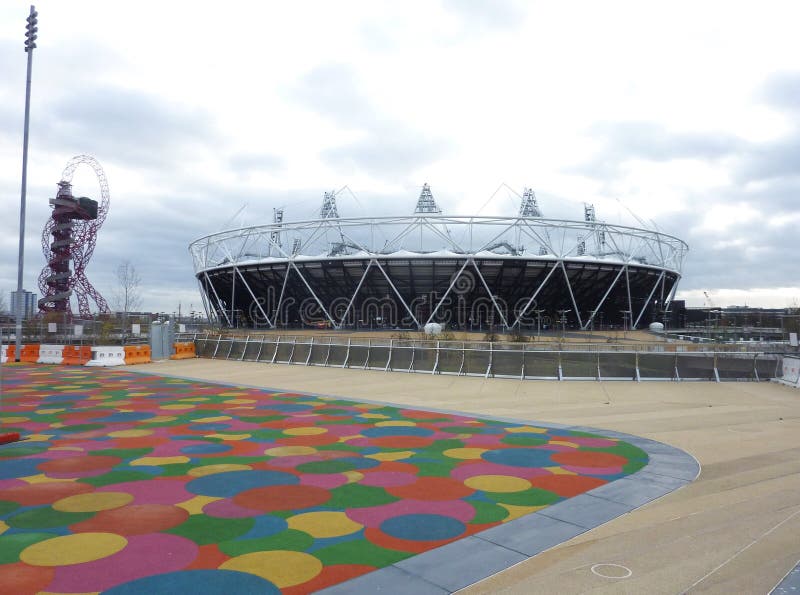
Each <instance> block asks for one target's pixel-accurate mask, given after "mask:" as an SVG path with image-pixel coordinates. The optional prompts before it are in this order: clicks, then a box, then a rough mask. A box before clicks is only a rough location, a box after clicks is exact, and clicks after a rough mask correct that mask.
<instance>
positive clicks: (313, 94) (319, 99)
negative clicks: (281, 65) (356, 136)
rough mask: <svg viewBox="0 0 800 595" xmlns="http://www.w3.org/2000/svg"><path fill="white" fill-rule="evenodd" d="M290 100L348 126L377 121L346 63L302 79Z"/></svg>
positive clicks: (322, 68)
mask: <svg viewBox="0 0 800 595" xmlns="http://www.w3.org/2000/svg"><path fill="white" fill-rule="evenodd" d="M289 95H290V98H291V99H294V100H295V101H296V102H297V103H298V104H300V105H302V106H304V107H307V108H309V109H311V110H312V111H314V112H317V113H318V114H320V115H321V116H323V117H326V118H330V119H331V120H333V121H334V122H336V123H337V124H340V125H342V126H346V127H361V126H364V125H369V124H370V123H372V122H374V121H375V120H376V119H377V116H376V114H375V113H374V110H373V108H372V106H371V105H370V104H369V101H368V100H367V98H366V95H365V94H364V93H363V92H362V91H361V89H360V84H359V81H358V79H357V77H356V74H355V71H354V70H353V69H352V68H350V67H349V66H345V65H344V64H335V63H334V64H324V65H321V66H318V67H316V68H313V69H312V70H310V71H309V72H307V73H306V74H305V75H304V76H302V77H301V78H300V80H299V81H298V83H297V85H295V87H294V88H293V89H292V90H291V92H290V94H289Z"/></svg>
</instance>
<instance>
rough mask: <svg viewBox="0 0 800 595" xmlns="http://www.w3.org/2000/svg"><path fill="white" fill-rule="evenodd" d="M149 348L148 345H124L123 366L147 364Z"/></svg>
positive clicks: (148, 361)
mask: <svg viewBox="0 0 800 595" xmlns="http://www.w3.org/2000/svg"><path fill="white" fill-rule="evenodd" d="M150 361H151V359H150V346H149V345H126V346H125V365H126V366H129V365H131V364H149V363H150Z"/></svg>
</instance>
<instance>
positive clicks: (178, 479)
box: [0, 364, 648, 594]
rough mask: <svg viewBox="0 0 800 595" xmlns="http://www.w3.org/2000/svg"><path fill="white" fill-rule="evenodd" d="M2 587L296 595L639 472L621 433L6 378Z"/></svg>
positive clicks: (55, 369) (114, 377) (52, 372)
mask: <svg viewBox="0 0 800 595" xmlns="http://www.w3.org/2000/svg"><path fill="white" fill-rule="evenodd" d="M0 407H1V409H0V428H2V430H3V431H19V432H22V433H23V435H24V436H25V437H27V439H26V440H24V441H21V442H17V443H13V444H8V445H4V446H0V593H36V592H42V591H44V592H47V593H98V592H103V593H113V594H118V593H142V592H151V593H186V592H190V591H192V590H195V591H197V592H202V593H279V592H283V593H307V592H312V591H315V590H319V589H323V588H325V587H329V586H332V585H335V584H338V583H341V582H343V581H346V580H349V579H352V578H354V577H357V576H360V575H363V574H365V573H369V572H371V571H373V570H376V569H378V568H383V567H386V566H389V565H391V564H395V563H397V562H399V561H401V560H404V559H406V558H409V557H411V556H414V555H416V554H419V553H422V552H425V551H428V550H431V549H433V548H437V547H439V546H442V545H444V544H447V543H450V542H453V541H456V540H459V539H462V538H464V537H467V536H470V535H474V534H475V533H478V532H481V531H484V530H486V529H490V528H492V527H496V526H499V525H502V524H504V523H507V522H509V521H512V520H514V519H518V518H520V517H522V516H524V515H527V514H530V513H534V512H536V511H539V510H542V509H544V508H546V507H548V506H550V505H552V504H554V503H557V502H560V501H563V500H566V499H568V498H571V497H573V496H577V495H579V494H582V493H584V492H586V491H588V490H592V489H594V488H597V487H599V486H601V485H604V484H607V483H609V482H612V481H614V480H616V479H620V478H622V477H625V476H627V475H630V474H632V473H634V472H636V471H638V470H639V469H641V468H642V467H643V466H645V465H646V464H647V462H648V456H647V454H646V453H645V452H644V451H643V450H641V449H640V448H638V447H636V446H634V445H632V444H630V443H627V442H624V441H622V440H619V439H616V438H606V437H602V436H599V435H595V434H588V433H584V432H576V431H569V430H565V429H554V428H548V427H546V426H531V425H520V424H512V423H508V422H503V421H497V420H489V419H481V418H474V417H468V416H463V415H454V414H444V413H435V412H428V411H419V410H414V409H407V408H402V407H393V406H387V405H380V404H371V403H361V402H356V401H350V400H343V399H337V398H329V397H321V396H315V395H307V394H297V393H287V392H274V391H267V390H260V389H254V388H242V387H235V386H221V385H217V384H210V383H203V382H195V381H190V380H184V379H177V378H167V377H160V376H149V375H143V374H138V373H131V372H127V371H120V370H109V369H88V368H79V367H65V366H46V365H25V364H14V365H6V366H4V367H3V375H2V402H0Z"/></svg>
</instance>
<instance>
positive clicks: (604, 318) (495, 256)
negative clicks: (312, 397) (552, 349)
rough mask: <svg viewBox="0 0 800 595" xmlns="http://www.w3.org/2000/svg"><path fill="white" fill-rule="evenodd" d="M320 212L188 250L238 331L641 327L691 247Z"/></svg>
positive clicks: (527, 202)
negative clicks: (429, 326)
mask: <svg viewBox="0 0 800 595" xmlns="http://www.w3.org/2000/svg"><path fill="white" fill-rule="evenodd" d="M335 200H336V195H335V194H334V193H332V192H331V193H325V198H324V201H323V206H322V208H321V210H320V216H319V217H318V218H316V219H313V220H307V221H296V222H284V221H283V217H282V211H281V216H280V217H277V216H276V219H275V222H274V223H272V224H269V225H259V226H253V227H245V228H242V229H235V230H229V231H223V232H220V233H215V234H211V235H208V236H205V237H202V238H200V239H198V240H196V241H194V242H193V243H192V244H191V245H190V246H189V250H190V253H191V255H192V258H193V262H194V271H195V276H196V278H197V281H198V284H199V288H200V293H201V296H202V298H203V301H204V307H205V309H206V313H207V314H208V316H209V318H211V319H214V320H216V321H217V322H219V323H220V324H222V325H226V326H230V327H256V328H258V327H263V328H275V327H302V326H316V327H324V328H333V329H342V328H353V327H364V326H367V327H373V328H379V327H385V328H408V329H420V328H422V327H424V326H425V324H426V323H429V322H439V323H443V324H444V325H446V326H447V327H448V328H453V329H465V330H469V329H478V328H482V329H486V328H494V329H497V330H511V331H514V330H515V329H519V328H523V329H542V328H547V327H548V326H550V327H551V328H552V327H560V328H563V329H566V328H580V329H589V328H594V326H595V325H598V326H606V327H607V326H611V325H613V326H618V327H625V328H632V329H635V328H637V327H639V326H640V325H643V324H646V323H649V322H651V321H655V320H660V319H661V318H662V317H664V318H666V316H667V312H669V304H670V302H671V300H672V298H673V296H674V294H675V291H676V288H677V284H678V281H679V279H680V276H681V267H682V264H683V259H684V257H685V255H686V253H687V251H688V246H687V245H686V244H685V243H684V242H683V241H682V240H680V239H678V238H676V237H673V236H670V235H666V234H663V233H660V232H657V231H653V230H650V229H642V228H635V227H628V226H624V225H613V224H609V223H605V222H603V221H598V220H596V219H595V215H594V207H593V206H592V205H586V206H585V208H584V220H583V221H580V220H575V221H573V220H564V219H547V218H544V217H542V216H541V212H540V210H539V206H538V203H537V200H536V196H535V194H534V193H533V192H532V191H531V190H525V192H524V194H523V196H522V204H521V207H520V210H519V214H518V215H517V216H515V217H488V216H445V215H443V214H441V210H440V209H439V208H438V206H437V205H436V203H435V201H434V199H433V196H432V194H431V192H430V188H429V187H428V185H427V184H426V185H425V186H424V187H423V190H422V194H421V196H420V198H419V200H418V203H417V208H416V210H415V212H414V214H413V215H410V216H398V217H339V215H338V211H337V208H336V202H335Z"/></svg>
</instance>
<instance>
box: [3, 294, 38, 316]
mask: <svg viewBox="0 0 800 595" xmlns="http://www.w3.org/2000/svg"><path fill="white" fill-rule="evenodd" d="M10 305H11V314H16V313H17V308H19V307H21V308H22V318H24V319H26V320H27V319H28V318H33V317H34V316H36V313H37V312H38V311H39V305H38V301H37V295H36V294H35V293H34V292H32V291H26V290H25V289H23V290H22V292H21V293H20V292H17V291H12V292H11V301H10Z"/></svg>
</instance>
